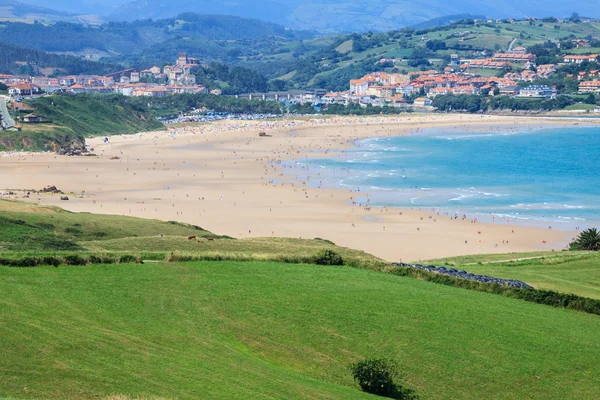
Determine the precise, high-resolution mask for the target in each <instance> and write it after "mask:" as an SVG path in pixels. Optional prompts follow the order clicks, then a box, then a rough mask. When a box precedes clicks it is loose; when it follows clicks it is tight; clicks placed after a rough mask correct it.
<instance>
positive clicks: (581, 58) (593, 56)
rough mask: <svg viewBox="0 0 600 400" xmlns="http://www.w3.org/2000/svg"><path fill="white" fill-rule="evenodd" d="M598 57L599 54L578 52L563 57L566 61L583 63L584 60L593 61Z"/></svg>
mask: <svg viewBox="0 0 600 400" xmlns="http://www.w3.org/2000/svg"><path fill="white" fill-rule="evenodd" d="M597 59H598V54H589V55H584V56H582V55H577V54H569V55H565V56H564V57H563V61H564V62H566V63H575V64H581V63H582V62H584V61H588V62H592V61H596V60H597Z"/></svg>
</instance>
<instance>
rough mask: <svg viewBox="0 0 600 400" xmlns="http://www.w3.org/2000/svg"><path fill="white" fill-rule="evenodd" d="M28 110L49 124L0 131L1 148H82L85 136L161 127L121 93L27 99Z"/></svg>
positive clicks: (144, 109) (144, 110)
mask: <svg viewBox="0 0 600 400" xmlns="http://www.w3.org/2000/svg"><path fill="white" fill-rule="evenodd" d="M27 104H29V106H30V107H29V108H30V109H29V110H26V111H22V112H21V113H20V115H19V117H21V116H23V115H25V114H27V113H30V112H31V111H32V110H33V112H35V113H37V114H41V115H44V116H45V117H46V118H47V120H48V121H50V122H48V123H42V124H23V129H22V131H21V132H7V131H5V132H0V150H4V149H8V150H14V149H23V150H60V149H82V148H83V146H84V144H85V143H84V140H85V138H86V137H92V136H104V135H106V136H108V135H118V134H131V133H136V132H144V131H153V130H161V129H164V126H163V125H162V124H161V123H160V122H159V121H158V120H157V119H156V118H154V117H153V116H152V115H151V114H150V113H149V111H148V110H147V109H146V108H145V107H144V106H143V105H142V104H141V102H137V103H134V102H132V101H131V100H130V99H127V98H125V97H124V96H120V95H90V94H80V95H75V96H73V95H55V96H48V97H40V98H36V99H33V100H28V101H27Z"/></svg>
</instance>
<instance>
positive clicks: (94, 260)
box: [89, 255, 117, 264]
mask: <svg viewBox="0 0 600 400" xmlns="http://www.w3.org/2000/svg"><path fill="white" fill-rule="evenodd" d="M89 262H90V264H114V263H115V262H117V260H116V258H114V257H111V256H103V255H100V256H98V255H91V256H90V257H89Z"/></svg>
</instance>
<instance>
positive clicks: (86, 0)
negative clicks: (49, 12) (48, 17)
mask: <svg viewBox="0 0 600 400" xmlns="http://www.w3.org/2000/svg"><path fill="white" fill-rule="evenodd" d="M126 2H127V0H79V1H75V0H52V1H48V0H21V3H26V4H30V5H33V6H38V7H51V8H52V9H54V10H59V11H64V12H68V13H70V14H97V15H107V14H109V13H110V12H111V11H113V10H114V9H115V8H117V7H119V6H121V5H123V4H125V3H126Z"/></svg>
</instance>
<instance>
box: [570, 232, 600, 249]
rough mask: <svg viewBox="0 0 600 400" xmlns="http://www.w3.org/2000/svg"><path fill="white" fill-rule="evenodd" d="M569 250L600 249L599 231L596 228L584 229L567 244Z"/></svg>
mask: <svg viewBox="0 0 600 400" xmlns="http://www.w3.org/2000/svg"><path fill="white" fill-rule="evenodd" d="M569 248H570V249H571V250H591V251H598V250H600V232H599V231H598V229H596V228H590V229H586V230H584V231H583V232H581V233H580V234H579V236H577V239H575V241H574V242H572V243H571V244H570V245H569Z"/></svg>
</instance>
